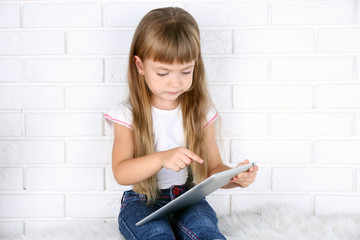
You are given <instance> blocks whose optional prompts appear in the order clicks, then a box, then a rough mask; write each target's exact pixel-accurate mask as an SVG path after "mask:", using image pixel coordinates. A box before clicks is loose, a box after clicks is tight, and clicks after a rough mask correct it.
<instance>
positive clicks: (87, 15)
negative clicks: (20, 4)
mask: <svg viewBox="0 0 360 240" xmlns="http://www.w3.org/2000/svg"><path fill="white" fill-rule="evenodd" d="M101 11H102V9H101V4H98V3H25V4H24V10H23V18H24V20H23V21H24V27H35V28H40V27H101V25H102V13H101Z"/></svg>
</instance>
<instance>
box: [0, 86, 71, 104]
mask: <svg viewBox="0 0 360 240" xmlns="http://www.w3.org/2000/svg"><path fill="white" fill-rule="evenodd" d="M64 99H65V96H64V88H63V87H45V86H41V87H35V86H14V87H5V86H2V87H0V108H1V109H64Z"/></svg>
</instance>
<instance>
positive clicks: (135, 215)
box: [118, 185, 225, 240]
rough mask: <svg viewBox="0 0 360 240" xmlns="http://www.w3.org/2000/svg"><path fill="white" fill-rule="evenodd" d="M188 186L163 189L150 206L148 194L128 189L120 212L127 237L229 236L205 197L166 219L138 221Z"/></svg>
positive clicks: (214, 237)
mask: <svg viewBox="0 0 360 240" xmlns="http://www.w3.org/2000/svg"><path fill="white" fill-rule="evenodd" d="M187 190H188V188H187V187H186V185H181V186H172V187H171V188H169V189H162V190H160V196H159V198H158V199H157V200H156V201H155V203H154V204H152V205H147V202H146V201H147V199H146V196H145V195H142V194H137V193H135V192H134V191H132V190H130V191H126V192H124V195H123V198H122V201H121V211H120V214H119V218H118V221H119V229H120V232H121V233H122V234H123V236H124V237H125V238H126V239H131V240H133V239H134V240H135V239H147V240H150V239H156V240H161V239H166V240H169V239H201V240H208V239H225V237H224V236H223V235H222V234H221V233H220V231H219V228H218V219H217V217H216V213H215V211H214V210H213V209H212V208H211V206H210V205H209V204H208V202H207V201H206V200H205V199H202V200H200V201H199V202H198V203H195V204H193V205H192V206H190V207H188V208H187V209H184V210H182V211H179V212H177V213H174V214H171V215H169V216H167V217H163V218H162V219H159V220H155V221H152V222H150V223H147V224H144V225H142V226H135V224H136V223H137V222H138V221H140V220H141V219H143V218H144V217H146V216H148V215H149V214H151V213H153V212H154V211H156V210H157V209H159V208H161V207H162V206H164V205H165V204H167V203H169V202H170V201H171V200H173V199H175V198H176V197H178V196H180V195H181V194H183V193H184V192H186V191H187Z"/></svg>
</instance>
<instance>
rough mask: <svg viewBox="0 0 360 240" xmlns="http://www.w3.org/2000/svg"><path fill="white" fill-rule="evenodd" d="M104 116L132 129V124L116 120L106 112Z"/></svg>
mask: <svg viewBox="0 0 360 240" xmlns="http://www.w3.org/2000/svg"><path fill="white" fill-rule="evenodd" d="M104 117H105V118H107V119H109V120H110V121H112V122H116V123H119V124H121V125H123V126H125V127H128V128H130V129H132V125H130V124H128V123H126V122H123V121H120V120H117V119H115V118H112V117H110V116H109V115H108V114H105V115H104Z"/></svg>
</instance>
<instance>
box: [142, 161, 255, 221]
mask: <svg viewBox="0 0 360 240" xmlns="http://www.w3.org/2000/svg"><path fill="white" fill-rule="evenodd" d="M255 165H256V163H249V164H246V165H243V166H239V167H236V168H233V169H229V170H226V171H223V172H219V173H216V174H214V175H212V176H211V177H209V178H207V179H206V180H204V181H202V182H201V183H200V184H198V185H196V186H195V187H193V188H191V189H190V190H189V191H187V192H186V193H184V194H182V195H181V196H179V197H177V198H176V199H174V200H173V201H171V202H169V203H168V204H166V205H165V206H163V207H161V208H159V209H158V210H156V211H155V212H153V213H152V214H150V215H149V216H147V217H145V218H144V219H142V220H141V221H139V222H137V223H136V226H141V225H143V224H146V223H148V222H150V221H153V220H157V219H159V218H162V217H164V216H167V215H169V214H171V213H174V212H176V211H179V210H181V209H184V208H186V207H188V206H190V205H192V204H194V203H196V202H197V201H200V200H201V199H203V198H204V197H205V196H207V195H209V194H210V193H212V192H214V191H216V190H217V189H219V188H221V187H222V186H224V185H226V184H228V183H229V182H230V180H231V179H232V178H233V177H235V176H236V175H238V174H239V173H242V172H246V171H247V170H248V169H249V168H250V167H252V166H255Z"/></svg>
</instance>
